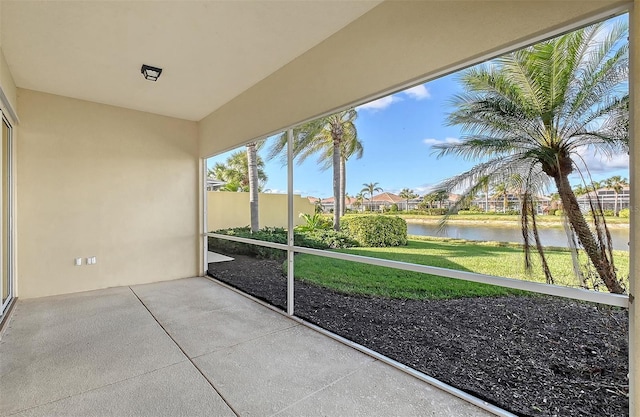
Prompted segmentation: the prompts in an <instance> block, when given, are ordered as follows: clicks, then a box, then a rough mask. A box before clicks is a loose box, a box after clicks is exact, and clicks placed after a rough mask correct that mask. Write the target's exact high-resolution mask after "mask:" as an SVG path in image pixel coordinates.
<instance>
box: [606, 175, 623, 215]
mask: <svg viewBox="0 0 640 417" xmlns="http://www.w3.org/2000/svg"><path fill="white" fill-rule="evenodd" d="M604 185H605V187H607V188H611V189H612V190H613V192H614V193H615V200H614V203H613V213H614V214H615V215H616V216H618V215H619V214H620V211H619V210H618V196H619V195H620V193H622V190H623V189H624V188H625V187H628V186H629V181H627V179H626V178H622V177H621V176H620V175H614V176H613V177H611V178H607V179H606V180H604Z"/></svg>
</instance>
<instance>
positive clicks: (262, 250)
mask: <svg viewBox="0 0 640 417" xmlns="http://www.w3.org/2000/svg"><path fill="white" fill-rule="evenodd" d="M214 233H218V234H221V235H227V236H237V237H244V238H247V239H255V240H262V241H266V242H274V243H282V244H286V243H287V231H286V230H285V229H283V228H281V227H265V228H264V229H260V230H259V231H257V232H253V233H251V229H250V228H249V227H236V228H232V229H221V230H216V231H215V232H214ZM293 243H294V245H297V246H304V247H305V248H312V249H337V248H350V247H353V246H358V242H357V241H355V240H354V239H352V238H351V237H349V235H348V234H346V233H344V232H337V231H335V230H322V229H317V230H313V231H306V232H300V231H294V233H293ZM209 249H211V250H213V251H216V252H222V253H224V254H228V255H249V256H255V257H256V258H260V259H278V260H283V259H284V257H285V256H286V253H285V252H284V251H283V250H281V249H274V248H267V247H264V246H258V245H252V244H247V243H240V242H234V241H231V240H224V239H216V238H212V237H210V238H209Z"/></svg>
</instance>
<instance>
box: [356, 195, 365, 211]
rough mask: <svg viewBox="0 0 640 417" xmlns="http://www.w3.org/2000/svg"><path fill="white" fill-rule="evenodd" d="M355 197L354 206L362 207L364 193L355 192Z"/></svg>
mask: <svg viewBox="0 0 640 417" xmlns="http://www.w3.org/2000/svg"><path fill="white" fill-rule="evenodd" d="M355 199H356V202H355V203H354V205H355V206H356V207H362V208H363V209H364V193H362V192H359V193H358V194H356V196H355Z"/></svg>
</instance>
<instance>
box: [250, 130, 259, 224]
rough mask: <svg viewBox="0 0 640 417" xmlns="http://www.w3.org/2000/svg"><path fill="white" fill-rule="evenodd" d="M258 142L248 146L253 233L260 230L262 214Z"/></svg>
mask: <svg viewBox="0 0 640 417" xmlns="http://www.w3.org/2000/svg"><path fill="white" fill-rule="evenodd" d="M256 148H257V144H256V142H251V143H248V144H247V166H248V177H249V211H250V213H251V231H252V232H257V231H258V230H260V217H259V216H260V212H259V209H258V186H259V185H258V184H259V178H258V150H257V149H256Z"/></svg>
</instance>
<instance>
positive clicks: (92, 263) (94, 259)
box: [91, 256, 96, 265]
mask: <svg viewBox="0 0 640 417" xmlns="http://www.w3.org/2000/svg"><path fill="white" fill-rule="evenodd" d="M95 264H96V257H95V256H92V257H91V265H95Z"/></svg>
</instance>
